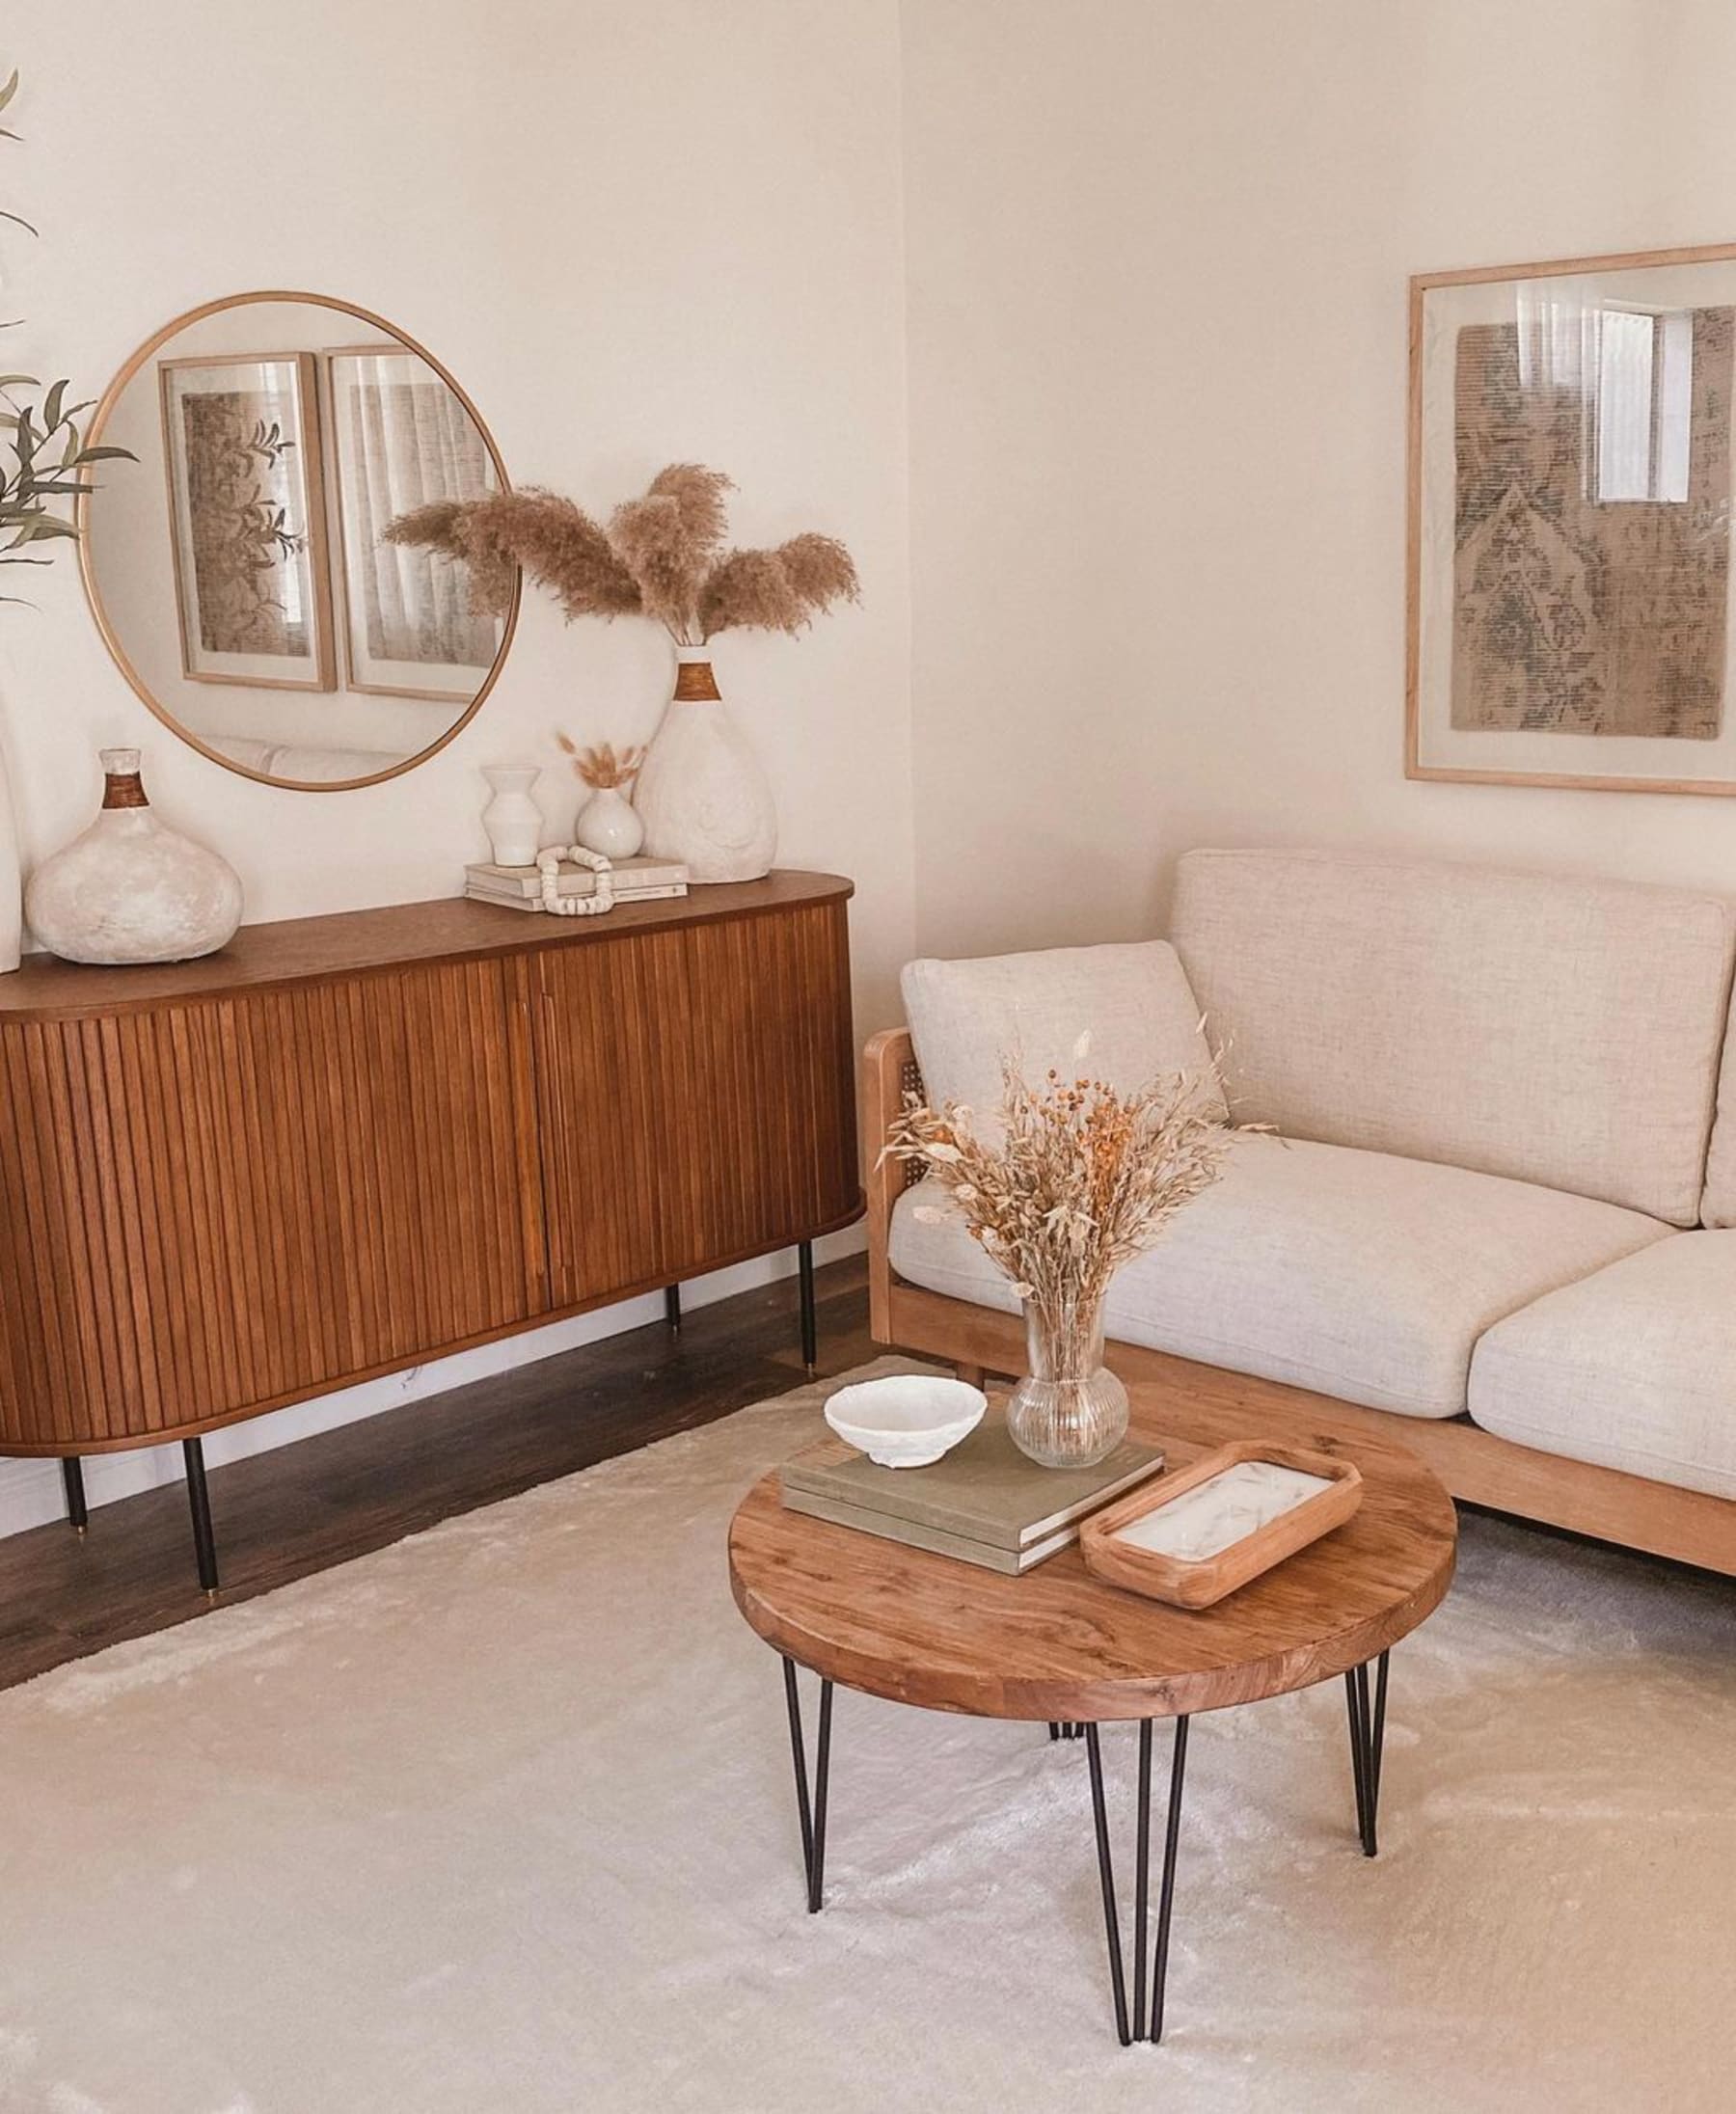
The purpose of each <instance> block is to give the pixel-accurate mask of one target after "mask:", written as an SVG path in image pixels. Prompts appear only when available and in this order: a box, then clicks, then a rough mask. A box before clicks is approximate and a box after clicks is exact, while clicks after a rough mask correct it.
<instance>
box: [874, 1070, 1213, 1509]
mask: <svg viewBox="0 0 1736 2114" xmlns="http://www.w3.org/2000/svg"><path fill="white" fill-rule="evenodd" d="M1089 1047H1090V1038H1089V1036H1085V1037H1082V1038H1081V1039H1080V1043H1079V1045H1078V1047H1077V1048H1076V1050H1075V1052H1074V1058H1075V1062H1082V1061H1083V1060H1084V1058H1085V1056H1086V1054H1087V1052H1088V1050H1089ZM1002 1078H1003V1082H1004V1086H1003V1093H1002V1098H1001V1103H1000V1106H999V1108H998V1109H997V1110H996V1111H995V1112H994V1115H993V1118H992V1121H991V1123H990V1125H981V1126H979V1123H978V1119H977V1117H976V1115H975V1113H974V1112H973V1111H972V1110H971V1109H969V1108H966V1107H965V1106H963V1103H961V1102H957V1101H946V1102H943V1103H942V1104H941V1105H940V1106H939V1107H938V1108H932V1107H930V1106H929V1105H928V1104H927V1103H925V1102H922V1101H918V1100H916V1099H915V1098H912V1099H911V1102H910V1105H909V1107H907V1108H906V1109H905V1111H904V1112H903V1114H902V1115H901V1116H900V1117H899V1118H898V1119H897V1121H896V1123H895V1124H894V1125H893V1126H892V1131H891V1136H890V1139H889V1142H888V1144H887V1147H886V1150H887V1152H890V1153H891V1154H892V1155H893V1156H894V1157H895V1158H900V1159H918V1160H921V1161H923V1162H925V1163H926V1164H927V1166H928V1168H929V1170H930V1172H931V1173H932V1174H933V1175H934V1176H935V1177H936V1179H938V1181H939V1182H940V1184H941V1185H942V1187H943V1188H944V1189H945V1190H946V1192H947V1198H948V1206H949V1209H950V1211H951V1212H954V1213H956V1214H957V1215H958V1216H959V1217H960V1218H962V1219H963V1223H964V1229H965V1231H966V1233H969V1235H970V1237H971V1239H972V1240H974V1241H976V1242H977V1243H978V1245H979V1246H980V1247H981V1248H982V1250H983V1253H984V1254H985V1255H986V1256H988V1258H989V1260H990V1261H991V1262H993V1263H994V1264H995V1266H996V1267H997V1268H998V1269H1000V1270H1001V1271H1003V1272H1004V1273H1005V1274H1006V1275H1007V1276H1008V1277H1010V1278H1011V1279H1012V1280H1013V1288H1014V1290H1015V1291H1016V1292H1017V1294H1018V1296H1019V1298H1020V1299H1021V1300H1022V1301H1023V1302H1024V1311H1025V1342H1026V1355H1027V1357H1028V1358H1029V1361H1030V1371H1029V1372H1028V1373H1027V1374H1026V1375H1025V1376H1024V1378H1023V1379H1021V1380H1020V1381H1019V1382H1018V1385H1017V1387H1016V1388H1015V1389H1014V1391H1013V1394H1012V1396H1011V1397H1010V1399H1009V1401H1008V1404H1007V1427H1008V1430H1009V1431H1010V1432H1011V1434H1012V1436H1013V1440H1014V1443H1015V1444H1016V1445H1017V1447H1018V1448H1019V1450H1021V1451H1022V1452H1024V1453H1026V1454H1028V1455H1029V1456H1030V1458H1031V1459H1032V1460H1034V1461H1038V1462H1041V1463H1042V1464H1043V1466H1044V1467H1045V1468H1069V1467H1076V1466H1086V1465H1089V1464H1090V1463H1092V1462H1095V1461H1100V1460H1103V1459H1105V1458H1106V1457H1107V1456H1108V1455H1109V1454H1110V1453H1111V1452H1113V1451H1114V1450H1115V1448H1116V1447H1117V1446H1119V1445H1120V1444H1121V1442H1122V1440H1123V1438H1124V1437H1125V1436H1126V1429H1127V1391H1126V1388H1125V1387H1123V1385H1122V1383H1121V1382H1120V1381H1119V1380H1118V1379H1117V1378H1116V1376H1115V1374H1114V1373H1112V1372H1111V1371H1110V1370H1109V1369H1108V1368H1107V1367H1106V1366H1105V1365H1104V1363H1103V1302H1104V1299H1105V1297H1106V1296H1107V1294H1108V1290H1109V1284H1110V1280H1111V1279H1112V1278H1113V1277H1114V1275H1115V1273H1116V1271H1117V1270H1119V1269H1120V1268H1121V1266H1122V1264H1123V1263H1124V1262H1128V1261H1131V1260H1132V1259H1133V1258H1134V1257H1135V1256H1137V1255H1143V1254H1144V1253H1145V1251H1146V1250H1147V1249H1148V1248H1150V1247H1152V1246H1153V1243H1154V1242H1155V1241H1156V1240H1157V1238H1158V1236H1159V1235H1160V1234H1161V1233H1162V1232H1163V1230H1164V1228H1165V1227H1166V1226H1167V1225H1168V1224H1169V1222H1170V1220H1171V1219H1172V1218H1173V1217H1174V1216H1175V1215H1176V1213H1177V1212H1178V1211H1179V1210H1180V1209H1181V1207H1182V1206H1184V1205H1186V1204H1190V1203H1191V1202H1192V1201H1193V1199H1194V1198H1195V1197H1197V1196H1199V1195H1200V1194H1201V1192H1202V1191H1203V1190H1205V1189H1207V1188H1209V1187H1210V1185H1211V1184H1212V1183H1213V1182H1214V1181H1215V1180H1216V1179H1217V1178H1218V1175H1219V1173H1220V1171H1221V1169H1222V1163H1223V1157H1224V1152H1225V1150H1226V1148H1227V1146H1228V1144H1229V1142H1230V1139H1231V1137H1232V1136H1233V1135H1234V1132H1233V1131H1232V1130H1231V1128H1230V1127H1229V1125H1227V1123H1226V1122H1225V1119H1224V1114H1223V1101H1222V1098H1221V1092H1222V1090H1221V1084H1220V1081H1219V1080H1218V1077H1217V1075H1216V1071H1215V1069H1207V1071H1204V1072H1202V1073H1197V1074H1189V1073H1173V1074H1170V1075H1167V1076H1164V1077H1160V1078H1156V1079H1153V1080H1152V1081H1151V1082H1150V1083H1149V1084H1148V1085H1146V1086H1143V1087H1141V1088H1140V1089H1139V1090H1138V1091H1137V1092H1135V1093H1130V1094H1125V1093H1122V1092H1121V1091H1119V1090H1118V1089H1117V1088H1116V1087H1114V1086H1111V1085H1110V1084H1109V1083H1108V1082H1107V1081H1105V1080H1103V1079H1094V1078H1076V1079H1063V1078H1062V1077H1061V1076H1060V1075H1059V1073H1058V1072H1055V1071H1050V1072H1049V1073H1048V1074H1047V1075H1046V1077H1044V1079H1042V1080H1040V1081H1039V1082H1038V1083H1037V1084H1036V1085H1034V1086H1033V1085H1032V1084H1030V1083H1029V1082H1028V1081H1027V1080H1025V1079H1024V1078H1022V1077H1021V1076H1020V1073H1019V1071H1018V1067H1017V1062H1016V1061H1015V1060H1013V1059H1011V1058H1008V1059H1006V1060H1004V1061H1003V1065H1002ZM918 1211H919V1215H922V1216H925V1217H929V1218H931V1219H933V1218H940V1217H944V1216H946V1215H948V1213H947V1212H942V1211H940V1210H937V1209H936V1207H935V1206H928V1205H925V1206H918Z"/></svg>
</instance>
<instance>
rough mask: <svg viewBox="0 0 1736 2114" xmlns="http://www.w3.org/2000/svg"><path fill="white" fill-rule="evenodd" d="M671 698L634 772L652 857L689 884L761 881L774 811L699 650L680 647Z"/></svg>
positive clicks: (771, 849) (772, 840)
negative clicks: (675, 863)
mask: <svg viewBox="0 0 1736 2114" xmlns="http://www.w3.org/2000/svg"><path fill="white" fill-rule="evenodd" d="M675 657H676V659H677V661H678V662H679V663H680V666H679V668H678V670H677V671H676V677H675V695H674V697H673V699H672V700H671V702H670V705H669V709H668V711H667V712H666V713H665V715H664V721H663V724H662V726H660V727H659V728H658V730H657V733H656V736H655V737H654V739H653V740H652V743H651V746H650V748H649V749H648V750H647V751H646V754H645V761H644V764H643V766H642V767H641V769H640V771H639V774H638V785H637V790H636V792H635V796H634V800H635V805H636V806H637V808H638V811H639V813H640V815H641V816H642V817H643V818H644V824H645V850H646V851H647V852H648V853H649V854H651V856H652V857H653V858H670V859H681V860H683V861H684V862H685V863H686V865H687V868H688V878H689V879H690V880H691V881H758V880H759V879H760V877H761V875H763V874H769V873H770V872H771V871H772V861H773V857H774V856H775V854H776V852H777V810H776V808H775V807H773V804H772V788H771V786H770V785H769V784H768V783H767V782H766V773H765V772H763V771H762V770H761V769H760V765H759V759H758V757H757V756H755V755H754V753H753V747H752V745H751V744H750V743H749V742H748V740H747V738H746V735H745V734H744V733H743V732H742V730H741V729H740V727H738V726H737V725H736V723H735V721H734V720H733V719H732V718H730V717H729V714H728V713H727V712H726V711H725V709H724V707H723V702H722V699H721V698H720V697H719V693H718V685H717V682H716V680H715V678H714V677H713V675H712V667H711V661H710V659H709V657H708V653H707V649H706V648H705V647H704V646H678V647H677V648H676V649H675Z"/></svg>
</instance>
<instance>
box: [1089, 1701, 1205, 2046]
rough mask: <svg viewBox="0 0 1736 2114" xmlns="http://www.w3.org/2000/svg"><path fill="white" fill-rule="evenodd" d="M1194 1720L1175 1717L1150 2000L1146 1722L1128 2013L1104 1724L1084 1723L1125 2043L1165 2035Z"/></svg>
mask: <svg viewBox="0 0 1736 2114" xmlns="http://www.w3.org/2000/svg"><path fill="white" fill-rule="evenodd" d="M1187 1723H1188V1721H1187V1720H1186V1719H1185V1718H1178V1719H1177V1720H1176V1736H1175V1747H1174V1748H1173V1750H1172V1753H1171V1758H1170V1788H1169V1815H1168V1819H1167V1822H1166V1824H1165V1827H1164V1835H1163V1874H1162V1878H1161V1880H1160V1882H1159V1884H1158V1894H1157V1930H1156V1935H1155V1939H1154V1941H1153V1944H1152V1945H1151V1948H1150V1951H1151V1957H1152V1977H1151V1983H1150V1989H1151V2002H1150V2010H1149V2021H1150V2022H1149V2025H1148V2008H1147V2000H1146V1991H1147V1982H1146V1960H1147V1950H1148V1948H1147V1934H1148V1928H1149V1925H1150V1920H1151V1899H1152V1894H1151V1859H1152V1816H1151V1799H1152V1721H1151V1720H1150V1719H1149V1718H1146V1719H1142V1720H1141V1721H1140V1726H1139V1794H1138V1796H1139V1805H1138V1813H1137V1828H1136V1833H1135V1837H1134V1851H1133V1857H1134V1873H1133V2009H1132V2019H1131V2021H1130V2022H1129V2019H1128V2013H1127V1985H1126V1967H1125V1965H1124V1960H1123V1953H1122V1933H1121V1911H1120V1910H1119V1909H1118V1907H1117V1905H1116V1899H1115V1865H1114V1859H1113V1857H1112V1856H1111V1853H1110V1848H1109V1815H1108V1805H1107V1801H1106V1800H1105V1798H1104V1795H1103V1756H1102V1744H1101V1739H1100V1736H1099V1728H1098V1727H1097V1726H1096V1725H1095V1724H1088V1725H1086V1727H1085V1753H1086V1758H1087V1760H1088V1761H1089V1763H1090V1765H1091V1814H1092V1820H1093V1823H1094V1825H1095V1827H1096V1829H1097V1852H1098V1879H1099V1884H1100V1885H1101V1888H1102V1894H1103V1927H1104V1930H1105V1933H1106V1934H1107V1937H1108V1940H1109V1986H1110V1992H1111V1994H1112V1995H1113V1997H1114V1999H1115V2031H1116V2037H1117V2039H1118V2040H1119V2041H1120V2042H1121V2045H1122V2046H1123V2047H1129V2046H1131V2045H1132V2044H1133V2043H1134V2042H1135V2041H1140V2040H1144V2039H1146V2038H1147V2037H1148V2035H1149V2037H1150V2039H1152V2040H1153V2041H1161V2040H1162V2038H1163V2006H1164V1995H1165V1991H1166V1986H1167V1983H1168V1978H1169V1942H1170V1924H1171V1920H1172V1917H1173V1914H1174V1910H1175V1903H1176V1861H1177V1853H1178V1851H1179V1849H1180V1839H1181V1795H1182V1788H1183V1782H1184V1778H1185V1774H1186V1769H1187Z"/></svg>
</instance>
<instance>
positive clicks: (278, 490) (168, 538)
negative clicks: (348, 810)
mask: <svg viewBox="0 0 1736 2114" xmlns="http://www.w3.org/2000/svg"><path fill="white" fill-rule="evenodd" d="M92 435H93V438H94V439H95V440H100V441H101V442H103V443H104V444H107V445H112V446H120V447H129V448H131V449H132V450H133V452H134V453H135V454H136V455H137V457H138V458H139V462H140V464H141V466H142V474H139V475H137V476H133V477H128V478H125V479H121V478H116V479H113V480H111V481H109V482H107V483H105V484H104V485H103V486H102V487H101V488H100V489H99V490H97V491H95V492H94V493H93V494H91V495H90V497H89V499H88V500H87V501H85V508H84V541H83V544H82V547H81V556H82V561H83V565H84V574H85V583H86V585H87V587H88V589H89V592H90V596H91V602H92V607H93V609H94V610H95V613H96V618H97V622H98V624H99V626H100V627H101V630H102V634H103V637H104V638H105V639H106V640H107V642H108V645H109V648H110V650H111V652H113V654H114V655H115V658H116V660H117V661H118V662H119V663H120V665H121V667H122V671H123V672H124V673H125V675H126V677H127V680H128V681H129V682H130V683H131V684H132V686H133V688H134V689H135V690H136V691H138V692H139V694H140V696H141V697H143V698H144V700H145V702H146V703H147V704H148V705H149V707H150V708H151V710H152V711H153V712H154V713H155V714H156V715H157V717H158V718H161V719H163V720H164V721H165V722H166V723H167V724H168V725H170V726H171V727H173V728H174V729H175V731H176V733H178V734H180V735H181V736H182V737H183V738H184V739H185V740H187V741H189V742H190V743H192V745H194V746H195V747H196V748H199V749H202V750H203V752H204V753H205V754H206V755H207V756H210V757H212V758H213V759H214V760H215V761H216V762H218V763H222V764H225V765H227V766H228V767H229V768H231V770H235V771H239V772H245V773H246V774H247V775H249V776H253V777H258V778H264V779H268V780H270V781H271V782H272V783H274V784H279V785H290V786H301V787H308V788H312V787H321V786H322V787H326V788H333V787H341V786H350V785H358V784H367V783H371V782H373V781H374V780H376V779H379V778H383V777H389V776H391V775H393V773H395V772H399V771H404V770H408V769H409V768H410V767H411V766H412V765H413V764H415V763H417V762H420V760H421V759H422V758H423V757H425V756H428V755H430V754H432V753H433V751H434V750H435V749H437V748H439V747H440V746H442V745H444V744H445V743H446V742H448V741H449V740H450V739H451V737H452V736H453V735H454V734H455V733H456V732H457V731H458V729H459V728H460V727H461V726H462V725H463V724H464V723H465V721H466V720H467V719H468V718H470V717H471V715H472V714H473V713H474V712H475V710H476V708H477V707H478V706H479V705H480V703H481V702H482V699H483V698H484V697H485V696H486V695H487V693H488V691H489V689H490V688H491V687H492V685H493V683H494V680H495V678H496V676H497V674H498V673H499V670H500V667H501V664H502V661H503V659H504V657H505V653H506V650H507V647H508V644H509V643H510V639H511V635H512V630H513V625H514V622H515V621H516V616H517V604H516V600H515V602H514V604H513V606H512V608H511V609H510V610H508V611H507V612H506V614H505V615H504V616H497V615H492V614H488V613H486V612H484V611H482V610H479V609H476V608H475V607H473V603H472V598H471V595H470V593H469V582H468V576H467V570H466V568H465V566H464V564H463V563H462V561H460V560H454V559H453V558H451V557H449V556H445V555H443V554H440V553H438V552H430V551H426V550H419V549H412V548H408V547H404V546H398V545H393V544H389V543H388V542H386V540H385V533H384V532H385V528H386V527H387V524H388V523H389V522H390V521H391V520H392V519H393V516H394V515H396V514H399V513H402V512H404V511H405V510H407V509H409V508H411V507H416V506H420V505H425V504H428V503H430V502H432V501H437V500H466V499H476V498H480V497H482V496H483V495H484V494H486V493H488V492H491V491H496V490H501V489H504V488H505V487H506V486H507V482H508V480H507V477H506V473H505V467H504V465H503V464H502V461H501V456H500V451H499V449H498V448H497V447H496V446H495V444H494V441H493V439H492V437H491V436H490V434H489V433H488V430H487V428H486V427H485V426H484V425H483V423H482V421H481V420H480V418H479V417H478V415H477V413H476V411H475V406H474V405H473V404H472V403H471V401H470V399H469V398H468V397H467V396H466V395H465V393H464V392H463V391H462V390H461V389H460V388H459V386H458V385H457V383H456V382H455V381H454V380H453V379H452V377H451V376H450V375H449V374H448V372H447V371H446V369H445V368H444V367H443V366H441V365H440V364H439V362H438V361H437V360H435V359H434V358H433V357H432V355H431V354H429V353H428V352H426V351H425V350H424V349H423V348H422V347H421V346H420V345H418V344H417V343H416V342H415V341H414V340H413V339H408V338H406V337H405V336H403V334H402V333H400V332H398V331H396V330H394V329H393V328H392V327H391V326H390V325H388V324H386V323H385V322H384V321H383V320H382V319H380V318H379V317H377V316H374V315H372V314H370V313H369V312H366V311H365V310H362V309H357V308H354V307H352V306H351V305H350V304H348V303H345V302H339V301H334V300H330V299H327V298H325V297H323V296H315V295H307V294H244V295H237V296H234V297H232V298H231V299H229V300H225V301H221V302H214V303H211V304H208V305H207V306H206V307H205V308H203V309H199V310H195V311H193V312H191V313H190V314H188V315H185V316H181V317H178V318H176V321H175V322H173V323H171V324H169V325H167V326H166V327H165V328H164V329H163V330H161V331H159V332H158V333H156V335H155V336H154V337H153V338H152V339H150V340H149V342H148V343H147V344H145V345H144V346H142V347H141V348H140V350H139V351H138V352H137V353H135V354H134V356H133V357H132V359H131V360H129V361H128V362H127V364H126V366H125V367H123V368H122V372H121V374H120V375H119V376H118V377H117V379H116V381H115V383H114V384H113V385H112V387H111V388H110V390H109V392H108V393H107V394H106V396H105V397H104V398H103V401H102V403H101V405H100V406H99V407H98V410H97V413H96V416H95V419H94V420H93V422H92Z"/></svg>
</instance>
